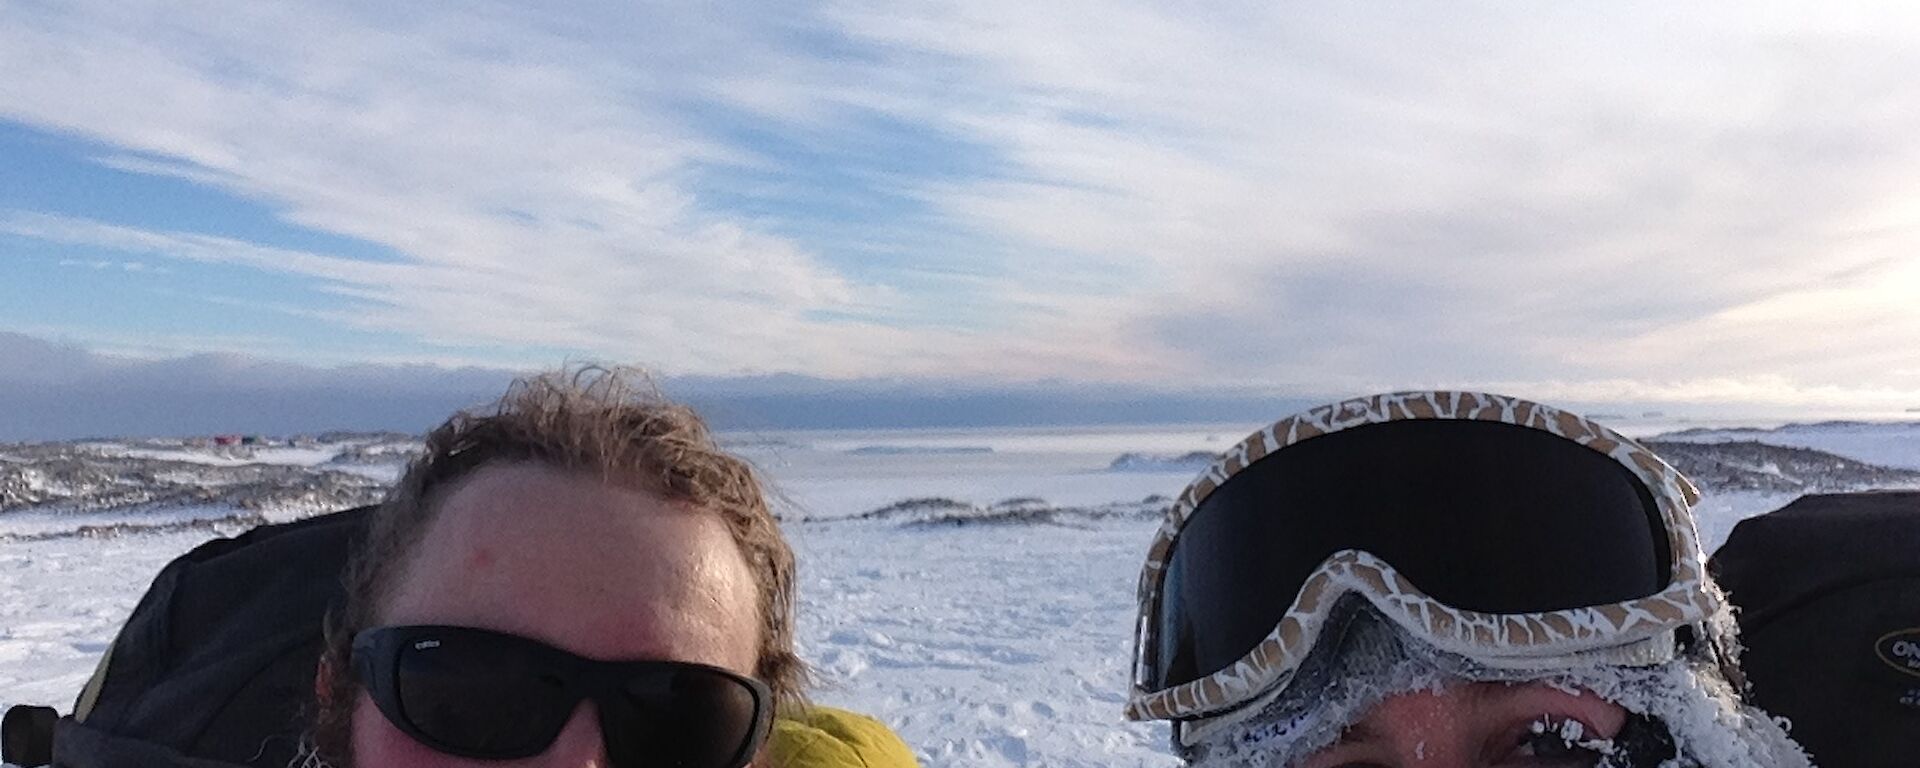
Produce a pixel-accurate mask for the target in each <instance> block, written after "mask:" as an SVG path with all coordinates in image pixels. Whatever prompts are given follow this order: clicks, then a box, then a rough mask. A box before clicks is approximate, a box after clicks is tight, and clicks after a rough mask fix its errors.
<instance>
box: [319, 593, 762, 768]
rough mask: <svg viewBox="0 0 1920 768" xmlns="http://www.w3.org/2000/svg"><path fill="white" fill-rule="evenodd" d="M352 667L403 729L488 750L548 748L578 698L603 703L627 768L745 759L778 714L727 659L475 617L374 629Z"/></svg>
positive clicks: (357, 641)
mask: <svg viewBox="0 0 1920 768" xmlns="http://www.w3.org/2000/svg"><path fill="white" fill-rule="evenodd" d="M353 670H354V674H355V675H356V676H357V677H358V678H359V680H360V682H361V684H362V685H365V686H366V688H367V692H368V693H369V694H370V695H371V696H372V697H373V702H374V704H375V705H376V706H378V707H379V708H380V713H381V714H383V715H385V716H386V718H387V720H388V721H389V722H391V723H393V725H394V727H396V728H399V729H400V731H401V732H403V733H405V734H407V735H408V736H410V737H412V738H413V739H414V740H416V741H418V742H420V743H421V744H425V745H426V746H428V747H432V748H433V749H435V750H438V751H440V752H445V753H447V754H449V755H457V756H460V757H470V758H476V759H482V760H512V759H518V758H526V757H533V756H535V755H538V754H540V753H542V752H545V751H546V750H547V748H548V747H550V746H552V745H553V740H554V738H555V737H557V736H559V735H560V730H561V729H562V728H564V727H566V724H567V721H568V720H569V719H571V718H572V717H573V711H574V710H575V709H576V708H578V707H579V705H580V701H581V700H582V699H592V700H593V703H594V705H595V706H596V707H597V708H598V710H599V713H600V732H601V734H602V737H603V738H604V739H605V740H606V748H607V757H608V758H610V759H611V760H612V762H613V764H614V765H616V766H626V767H629V768H631V767H633V766H641V765H648V766H654V765H660V766H677V767H678V768H740V766H744V765H746V764H747V762H748V761H749V760H751V759H753V756H754V754H755V753H756V752H758V751H759V750H760V745H761V743H762V742H764V741H765V740H766V737H767V731H768V730H769V728H770V726H771V723H772V720H773V694H772V693H771V692H770V691H769V690H768V688H767V686H766V684H765V683H762V682H760V681H758V680H755V679H753V678H750V677H745V676H742V675H739V674H735V673H733V672H730V671H728V670H725V669H721V668H718V667H711V666H707V665H705V664H695V663H691V662H680V661H597V660H594V659H586V658H581V657H579V656H575V655H573V654H571V653H568V652H566V651H563V650H560V649H558V648H554V647H552V646H549V645H546V644H544V643H540V642H538V641H535V640H530V639H528V638H524V637H520V636H518V635H509V634H505V633H501V632H490V631H487V630H484V629H473V628H470V627H440V626H409V627H380V628H376V629H369V630H366V631H364V632H361V633H360V634H358V635H355V636H354V638H353Z"/></svg>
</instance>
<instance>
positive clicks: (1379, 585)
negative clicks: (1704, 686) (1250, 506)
mask: <svg viewBox="0 0 1920 768" xmlns="http://www.w3.org/2000/svg"><path fill="white" fill-rule="evenodd" d="M1410 419H1456V420H1478V421H1494V422H1501V423H1505V424H1512V425H1516V426H1523V427H1528V428H1532V429H1538V430H1543V431H1546V432H1549V433H1552V434H1554V435H1558V436H1560V437H1562V438H1565V439H1567V440H1571V441H1574V442H1576V443H1579V444H1580V445H1583V446H1585V447H1587V448H1589V449H1591V450H1594V451H1598V452H1600V453H1603V454H1606V455H1607V456H1609V457H1612V458H1613V459H1614V460H1615V461H1618V462H1620V463H1621V464H1622V465H1624V466H1626V467H1627V468H1628V469H1629V470H1631V471H1632V473H1633V475H1634V476H1635V477H1636V478H1638V479H1639V480H1640V482H1641V483H1642V484H1644V485H1645V486H1646V487H1647V489H1648V490H1649V491H1650V492H1651V494H1652V496H1653V498H1654V502H1655V504H1656V505H1657V506H1658V508H1659V513H1660V519H1661V521H1662V523H1663V524H1664V526H1665V529H1666V535H1667V542H1668V546H1669V548H1670V551H1671V552H1672V553H1673V570H1672V573H1671V576H1670V578H1669V579H1668V581H1667V585H1666V587H1665V588H1663V589H1662V590H1661V591H1660V592H1658V593H1656V594H1654V595H1650V596H1648V597H1644V598H1640V599H1636V600H1630V601H1626V602H1622V603H1616V604H1612V605H1604V606H1597V607H1590V608H1576V609H1570V610H1562V611H1550V612H1545V613H1526V614H1512V615H1506V614H1489V613H1479V612H1474V611H1465V610H1460V609H1456V608H1453V607H1450V606H1447V605H1446V604H1444V603H1441V602H1440V601H1438V600H1436V599H1434V598H1432V597H1429V596H1427V595H1426V594H1424V593H1422V592H1421V591H1420V590H1419V589H1417V588H1415V587H1414V586H1413V585H1412V584H1411V583H1409V582H1408V581H1407V580H1406V579H1405V578H1404V577H1403V576H1402V575H1401V574H1400V573H1399V572H1398V571H1396V570H1395V569H1394V568H1393V566H1392V565H1390V564H1388V563H1386V562H1385V561H1383V560H1381V559H1380V558H1377V557H1374V556H1373V555H1371V554H1369V553H1366V552H1362V551H1357V550H1343V551H1341V552H1338V553H1336V554H1334V555H1333V556H1332V557H1329V558H1328V559H1327V560H1326V561H1325V562H1324V563H1322V564H1321V565H1320V567H1319V568H1318V569H1316V570H1315V571H1314V573H1313V574H1312V575H1311V576H1309V577H1308V579H1307V581H1306V583H1305V584H1304V585H1303V586H1302V587H1301V588H1300V592H1299V594H1298V595H1296V596H1295V598H1294V601H1293V603H1292V605H1291V606H1290V607H1289V608H1288V610H1287V612H1286V614H1285V615H1284V616H1283V617H1282V618H1281V620H1280V621H1279V623H1278V624H1276V625H1275V626H1274V628H1273V631H1272V632H1271V633H1269V634H1268V635H1267V637H1266V638H1265V639H1264V640H1262V641H1261V642H1260V643H1259V644H1258V645H1256V646H1255V647H1254V649H1253V650H1252V651H1249V652H1248V653H1247V654H1246V655H1245V656H1243V657H1241V658H1240V659H1239V660H1238V661H1236V662H1234V663H1233V664H1231V665H1229V666H1227V667H1226V668H1225V669H1221V670H1219V671H1217V672H1214V673H1213V674H1210V675H1207V676H1205V677H1202V678H1200V679H1198V680H1194V681H1192V682H1189V683H1184V684H1181V685H1176V686H1173V687H1170V688H1166V689H1162V690H1153V689H1150V688H1149V687H1148V686H1147V684H1146V682H1145V681H1147V680H1149V679H1150V668H1149V667H1150V664H1151V662H1152V660H1151V659H1149V658H1148V657H1147V655H1146V649H1149V648H1152V647H1154V642H1155V638H1154V636H1153V628H1154V622H1155V621H1156V619H1157V614H1158V610H1159V599H1160V585H1161V579H1162V578H1163V577H1164V575H1165V572H1166V567H1167V563H1168V559H1169V557H1170V556H1171V554H1172V551H1173V544H1174V541H1175V540H1176V539H1177V538H1179V535H1180V530H1181V528H1182V527H1183V526H1184V525H1185V524H1186V522H1187V519H1188V517H1189V516H1191V515H1192V514H1193V511H1194V509H1195V508H1197V507H1198V506H1199V505H1200V503H1201V502H1202V501H1204V500H1206V498H1207V497H1208V495H1210V494H1212V493H1213V491H1214V490H1216V489H1218V488H1219V487H1220V486H1221V485H1222V484H1224V483H1225V482H1226V481H1227V480H1228V479H1229V478H1231V477H1233V476H1234V474H1235V473H1238V472H1239V471H1240V470H1242V469H1245V468H1246V467H1248V466H1250V465H1252V464H1253V463H1254V462H1256V461H1259V460H1260V459H1262V458H1264V457H1266V456H1267V455H1268V454H1271V453H1273V452H1275V451H1278V450H1281V449H1282V448H1285V447H1287V446H1289V445H1293V444H1295V443H1298V442H1300V441H1302V440H1306V439H1308V438H1312V437H1317V436H1320V435H1325V434H1329V433H1333V432H1338V431H1340V430H1344V429H1351V428H1354V427H1360V426H1365V425H1370V424H1384V423H1388V422H1394V421H1405V420H1410ZM1698 500H1699V492H1698V491H1697V490H1696V489H1695V488H1694V486H1693V484H1692V483H1690V482H1688V480H1687V479H1686V478H1685V477H1683V476H1681V475H1680V473H1679V472H1678V471H1676V470H1674V468H1673V467H1671V466H1669V465H1668V464H1667V463H1666V462H1665V461H1663V460H1661V459H1660V457H1658V456H1656V455H1654V454H1653V452H1651V451H1649V450H1647V449H1646V448H1645V447H1643V446H1641V445H1640V444H1638V443H1636V442H1634V441H1633V440H1631V439H1628V438H1627V437H1625V436H1623V435H1620V434H1619V433H1616V432H1614V431H1613V430H1611V429H1608V428H1606V427H1603V426H1601V425H1599V424H1597V423H1595V422H1593V421H1591V420H1588V419H1586V418H1584V417H1582V416H1579V415H1577V414H1573V413H1568V412H1566V411H1562V410H1559V409H1557V408H1553V407H1551V406H1546V405H1541V404H1539V403H1534V402H1531V401H1527V400H1521V399H1519V398H1514V397H1507V396H1503V395H1492V394H1484V393H1476V392H1446V391H1434V392H1398V393H1392V394H1383V395H1373V396H1369V397H1361V398H1355V399H1352V400H1346V401H1343V402H1339V403H1333V404H1330V405H1325V406H1321V407H1319V408H1315V409H1312V410H1309V411H1306V412H1304V413H1300V414H1297V415H1294V416H1290V417H1288V418H1285V419H1282V420H1280V421H1278V422H1275V423H1274V424H1273V425H1272V426H1269V427H1267V428H1266V429H1263V430H1260V431H1259V432H1255V433H1254V434H1252V435H1250V436H1248V437H1247V439H1245V440H1243V441H1241V442H1240V443H1239V444H1238V445H1236V446H1234V447H1233V448H1231V449H1229V450H1228V451H1227V452H1226V453H1225V454H1223V455H1222V456H1221V458H1220V459H1219V460H1217V461H1215V462H1214V463H1213V464H1212V465H1211V466H1209V467H1208V468H1207V469H1206V470H1204V471H1203V472H1201V474H1200V476H1199V477H1198V478H1196V479H1195V480H1194V481H1193V482H1192V483H1191V484H1189V485H1188V486H1187V488H1186V490H1185V491H1184V492H1182V493H1181V495H1180V497H1179V499H1177V500H1176V501H1175V502H1174V505H1173V507H1172V509H1171V510H1170V511H1169V512H1168V514H1167V518H1166V520H1165V522H1164V523H1163V524H1162V525H1161V526H1160V529H1159V531H1158V532H1157V533H1156V534H1155V535H1154V539H1153V544H1152V545H1151V546H1150V547H1149V548H1148V550H1147V559H1146V564H1145V566H1144V567H1143V568H1142V569H1141V573H1140V590H1139V600H1140V614H1139V623H1138V625H1137V626H1136V631H1135V634H1134V641H1135V650H1134V673H1133V691H1132V695H1131V697H1130V698H1129V701H1128V703H1127V712H1126V714H1127V717H1128V718H1130V719H1134V720H1172V719H1186V718H1194V717H1201V716H1207V715H1212V714H1217V713H1220V712H1224V711H1227V710H1230V709H1232V708H1234V707H1237V706H1239V705H1241V704H1244V703H1247V702H1249V701H1252V700H1254V699H1257V698H1259V697H1260V696H1261V695H1263V694H1265V693H1267V692H1268V691H1270V690H1271V689H1273V688H1274V687H1275V686H1277V685H1280V684H1282V683H1284V682H1286V680H1287V679H1288V678H1289V677H1290V676H1291V675H1292V674H1293V672H1294V670H1296V669H1298V668H1299V666H1300V664H1301V662H1303V661H1304V660H1305V659H1306V655H1307V653H1308V652H1309V651H1311V650H1312V648H1313V644H1314V641H1315V640H1316V639H1317V638H1318V636H1319V630H1320V627H1321V625H1322V623H1323V622H1324V621H1325V620H1326V618H1327V615H1328V613H1329V612H1330V611H1331V610H1332V608H1333V606H1334V604H1335V603H1336V602H1338V599H1339V598H1340V597H1341V596H1343V595H1346V594H1359V595H1361V596H1364V597H1366V598H1367V599H1368V600H1369V601H1370V602H1372V603H1373V604H1374V606H1375V607H1376V608H1378V609H1379V610H1380V611H1381V613H1382V614H1384V615H1385V616H1386V617H1387V618H1389V619H1391V620H1393V621H1394V622H1395V623H1397V624H1399V625H1401V626H1402V627H1403V628H1405V629H1407V630H1408V631H1409V632H1412V633H1413V634H1415V635H1416V636H1418V637H1420V638H1422V639H1423V640H1425V641H1427V642H1429V643H1432V644H1433V645H1434V646H1435V647H1437V648H1440V649H1441V650H1445V651H1450V652H1454V653H1459V654H1461V655H1465V656H1469V657H1471V658H1476V659H1481V660H1485V661H1491V662H1494V663H1504V664H1507V665H1512V666H1524V665H1526V663H1527V662H1528V661H1529V660H1534V661H1549V660H1565V659H1567V658H1569V657H1576V656H1578V655H1581V654H1585V653H1589V652H1593V651H1596V650H1600V649H1609V648H1619V647H1623V646H1628V645H1632V644H1636V643H1644V642H1646V641H1652V640H1656V639H1658V638H1661V637H1663V636H1666V635H1669V634H1670V633H1671V632H1672V631H1673V630H1675V629H1677V628H1679V627H1682V626H1686V625H1688V624H1693V623H1696V622H1701V621H1704V620H1705V619H1706V618H1707V617H1709V616H1712V615H1713V614H1714V613H1716V612H1717V611H1719V610H1720V608H1721V600H1720V597H1719V595H1718V593H1717V592H1716V591H1714V590H1713V589H1712V588H1711V587H1710V586H1709V582H1708V581H1707V580H1706V575H1705V573H1706V569H1705V566H1704V563H1705V561H1706V557H1705V554H1704V553H1703V552H1702V551H1701V549H1700V543H1699V535H1698V533H1697V532H1696V531H1695V529H1694V524H1693V516H1692V513H1691V508H1692V506H1693V504H1694V503H1696V502H1697V501H1698Z"/></svg>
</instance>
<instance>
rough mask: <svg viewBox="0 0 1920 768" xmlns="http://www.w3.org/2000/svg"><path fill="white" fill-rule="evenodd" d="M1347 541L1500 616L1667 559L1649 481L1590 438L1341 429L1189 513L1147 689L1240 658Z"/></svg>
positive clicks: (1611, 596)
mask: <svg viewBox="0 0 1920 768" xmlns="http://www.w3.org/2000/svg"><path fill="white" fill-rule="evenodd" d="M1347 549H1353V550H1360V551H1364V552H1368V553H1371V554H1373V555H1375V556H1377V557H1380V558H1381V559H1383V560H1385V561H1387V562H1388V563H1390V564H1392V565H1393V567H1394V568H1395V569H1396V570H1398V571H1399V572H1400V573H1402V574H1403V575H1405V576H1406V577H1407V579H1408V580H1409V581H1411V582H1412V583H1413V585H1414V586H1415V587H1418V588H1419V589H1420V590H1421V591H1423V592H1425V593H1426V594H1428V595H1429V596H1431V597H1433V598H1434V599H1436V600H1439V601H1440V602H1443V603H1445V604H1447V605H1450V606H1453V607H1455V608H1460V609H1464V610H1470V611H1479V612H1484V613H1496V614H1518V613H1531V612H1545V611H1555V610H1562V609H1570V608H1581V607H1587V606H1597V605H1606V604H1611V603H1617V602H1622V601H1626V600H1632V599H1637V598H1642V597H1647V596H1649V595H1652V594H1654V593H1657V592H1659V591H1660V590H1661V588H1662V587H1664V586H1665V585H1666V582H1667V579H1668V573H1669V570H1670V569H1671V562H1672V553H1671V552H1669V551H1668V545H1667V538H1666V534H1665V523H1664V522H1663V519H1662V517H1661V514H1660V510H1659V508H1658V506H1657V504H1656V503H1655V501H1654V498H1653V496H1652V494H1651V493H1650V492H1649V491H1648V490H1647V488H1646V487H1645V486H1644V485H1643V484H1642V483H1641V482H1640V481H1639V479H1638V478H1637V477H1636V476H1635V475H1634V474H1633V473H1632V471H1631V470H1629V469H1627V468H1626V467H1625V466H1624V465H1622V464H1621V463H1619V462H1618V461H1615V460H1614V459H1613V458H1611V457H1609V456H1607V455H1606V454H1603V453H1600V452H1598V451H1595V450H1593V449H1590V448H1587V447H1585V446H1582V445H1580V444H1579V443H1576V442H1573V441H1571V440H1567V439H1565V438H1562V437H1559V436H1557V435H1554V434H1551V433H1548V432H1545V431H1541V430H1536V429H1530V428H1527V427H1521V426H1515V425H1510V424H1503V423H1497V422H1479V421H1447V420H1410V421H1398V422H1389V423H1385V424H1376V425H1371V426H1363V427H1355V428H1351V429H1346V430H1341V431H1338V432H1333V433H1330V434H1326V435H1321V436H1319V437H1314V438H1310V439H1307V440H1304V441H1301V442H1299V443H1296V444H1294V445H1290V446H1288V447H1286V448H1283V449H1281V450H1279V451H1277V452H1275V453H1273V454H1271V455H1268V456H1266V457H1265V458H1262V459H1260V460H1258V461H1256V462H1254V463H1253V464H1252V465H1251V466H1249V467H1247V468H1245V469H1243V470H1241V471H1240V472H1239V473H1237V474H1235V475H1234V476H1233V477H1231V478H1229V479H1228V480H1227V481H1226V482H1225V483H1224V484H1222V485H1221V486H1220V487H1219V488H1218V489H1216V490H1214V491H1213V493H1211V494H1210V495H1208V496H1207V498H1206V499H1205V500H1203V501H1202V502H1201V503H1200V505H1199V506H1198V507H1197V508H1196V509H1195V510H1194V511H1193V514H1192V516H1191V517H1189V518H1188V520H1187V523H1186V525H1185V526H1184V527H1183V528H1182V529H1181V530H1180V533H1179V538H1178V539H1177V540H1176V541H1175V543H1174V546H1173V550H1172V554H1171V556H1170V559H1169V561H1168V563H1167V569H1166V572H1165V575H1164V576H1163V577H1162V582H1161V584H1160V599H1159V604H1158V606H1157V607H1156V617H1155V618H1156V624H1155V626H1154V638H1155V642H1154V643H1153V644H1152V645H1151V646H1149V647H1147V648H1145V649H1144V650H1145V651H1146V652H1147V653H1148V654H1149V657H1148V659H1147V661H1148V669H1149V670H1150V672H1151V674H1150V675H1149V679H1148V680H1147V681H1146V682H1147V684H1148V685H1149V686H1151V688H1152V689H1153V690H1164V689H1166V688H1170V687H1173V686H1175V685H1180V684H1183V683H1187V682H1191V681H1194V680H1198V679H1200V678H1202V677H1205V676H1207V675H1209V674H1212V673H1214V672H1216V671H1218V670H1221V669H1225V668H1226V667H1227V666H1229V665H1231V664H1233V663H1234V662H1236V661H1237V660H1239V659H1240V658H1241V657H1243V656H1245V655H1246V654H1247V653H1248V652H1250V651H1252V650H1253V649H1254V647H1255V646H1257V645H1258V644H1259V643H1260V641H1261V640H1263V639H1264V638H1265V637H1266V636H1267V634H1268V633H1269V632H1271V631H1273V628H1274V627H1275V625H1277V624H1278V623H1279V622H1280V620H1281V618H1282V617H1283V616H1284V615H1285V614H1286V611H1287V610H1288V608H1289V607H1290V606H1291V605H1292V603H1293V601H1294V598H1295V597H1296V595H1297V594H1298V592H1299V590H1300V588H1301V586H1302V585H1303V584H1304V583H1305V582H1306V580H1307V578H1308V577H1309V576H1311V574H1312V573H1313V571H1314V569H1315V568H1317V567H1318V566H1319V565H1320V564H1321V563H1322V562H1324V561H1325V560H1326V559H1327V557H1329V556H1331V555H1333V554H1334V553H1336V552H1339V551H1341V550H1347Z"/></svg>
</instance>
